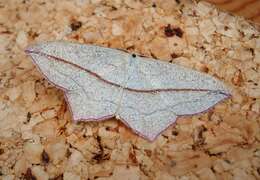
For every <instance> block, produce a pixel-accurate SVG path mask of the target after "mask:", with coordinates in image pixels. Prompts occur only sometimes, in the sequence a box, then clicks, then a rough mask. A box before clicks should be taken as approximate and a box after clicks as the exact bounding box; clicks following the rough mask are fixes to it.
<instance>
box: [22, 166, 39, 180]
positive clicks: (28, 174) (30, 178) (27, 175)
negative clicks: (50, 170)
mask: <svg viewBox="0 0 260 180" xmlns="http://www.w3.org/2000/svg"><path fill="white" fill-rule="evenodd" d="M24 179H25V180H37V179H36V177H35V176H34V175H33V174H32V170H31V168H28V169H27V170H26V173H25V174H24Z"/></svg>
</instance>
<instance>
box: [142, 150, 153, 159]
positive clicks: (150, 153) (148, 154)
mask: <svg viewBox="0 0 260 180" xmlns="http://www.w3.org/2000/svg"><path fill="white" fill-rule="evenodd" d="M144 152H145V153H146V154H147V156H149V157H151V156H152V151H151V150H149V149H145V150H144Z"/></svg>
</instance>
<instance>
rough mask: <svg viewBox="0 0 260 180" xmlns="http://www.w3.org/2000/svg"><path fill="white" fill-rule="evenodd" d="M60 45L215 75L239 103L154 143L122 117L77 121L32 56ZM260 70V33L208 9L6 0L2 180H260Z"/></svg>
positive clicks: (2, 4) (178, 4) (184, 122)
mask: <svg viewBox="0 0 260 180" xmlns="http://www.w3.org/2000/svg"><path fill="white" fill-rule="evenodd" d="M57 39H64V40H69V41H76V42H81V43H91V44H98V45H102V46H106V47H113V48H121V49H125V50H128V51H129V52H136V53H139V54H143V55H146V56H150V57H151V56H153V57H156V58H159V59H165V60H167V61H169V62H172V63H178V64H181V65H184V66H187V67H190V68H193V69H197V70H199V71H203V72H207V73H208V74H211V75H212V76H215V77H217V78H219V79H221V80H222V81H224V82H225V83H226V84H227V86H229V87H230V89H231V91H232V95H233V97H232V99H229V100H227V101H225V102H223V103H220V104H218V105H217V106H215V107H214V109H212V110H211V111H209V112H207V113H204V114H201V115H196V116H192V117H183V118H180V119H179V120H178V122H177V124H176V126H172V127H170V128H168V129H167V130H166V131H164V132H163V134H162V135H160V136H159V137H158V138H157V140H156V141H155V142H153V143H149V142H147V141H145V140H144V139H142V138H140V137H138V136H136V135H135V134H133V133H132V131H130V130H129V129H128V128H127V127H125V126H124V125H123V124H122V123H120V122H118V121H117V120H115V119H111V120H108V121H104V122H100V123H84V122H80V123H75V122H73V121H72V119H71V115H70V112H69V111H68V108H67V105H66V102H65V100H64V98H63V93H62V91H60V90H58V89H56V88H55V87H53V86H51V85H50V84H49V83H48V82H47V81H46V80H45V79H44V78H43V76H42V75H41V74H40V73H39V72H38V71H37V70H36V68H35V67H34V65H33V64H32V62H31V59H30V58H29V57H27V56H26V55H25V53H24V51H23V50H24V48H25V47H26V46H27V45H29V44H33V43H35V42H40V41H49V40H57ZM259 67H260V38H259V31H258V30H257V29H256V28H255V27H254V26H253V25H252V24H250V23H248V22H246V21H245V20H244V19H243V18H240V17H234V16H231V15H229V14H227V13H224V12H220V11H218V10H217V9H215V8H214V7H213V6H211V5H209V4H206V3H201V2H200V3H198V4H197V3H195V2H192V1H188V0H178V1H177V0H176V1H174V0H158V1H154V2H151V1H148V0H142V1H134V0H125V1H122V0H106V1H105V0H74V1H68V0H67V1H66V0H59V1H56V0H34V1H33V0H0V179H4V180H9V179H10V180H11V179H23V178H24V179H28V180H29V179H40V180H41V179H42V180H45V179H56V180H58V179H62V178H64V179H65V180H70V179H73V180H77V179H98V180H102V179H120V180H121V179H125V180H126V179H129V180H135V179H141V180H143V179H145V180H146V179H158V180H167V179H185V180H186V179H243V180H244V179H260V143H259V141H260V117H259V116H260V72H259V71H260V69H259Z"/></svg>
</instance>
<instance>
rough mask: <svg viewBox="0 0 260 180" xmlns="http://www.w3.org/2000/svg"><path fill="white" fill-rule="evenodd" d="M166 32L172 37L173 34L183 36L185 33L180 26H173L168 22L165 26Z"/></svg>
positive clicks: (166, 34) (167, 35)
mask: <svg viewBox="0 0 260 180" xmlns="http://www.w3.org/2000/svg"><path fill="white" fill-rule="evenodd" d="M164 34H165V36H166V37H172V36H174V35H176V36H178V37H180V38H181V37H182V35H183V31H182V30H181V28H179V27H171V25H170V24H168V25H167V26H165V28H164Z"/></svg>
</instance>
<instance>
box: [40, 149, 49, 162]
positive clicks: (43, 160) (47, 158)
mask: <svg viewBox="0 0 260 180" xmlns="http://www.w3.org/2000/svg"><path fill="white" fill-rule="evenodd" d="M49 161H50V157H49V155H48V153H47V152H46V151H45V150H43V151H42V162H43V163H44V164H48V163H49Z"/></svg>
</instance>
